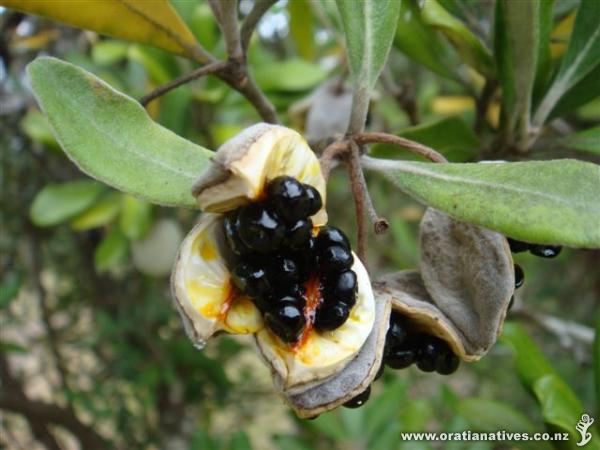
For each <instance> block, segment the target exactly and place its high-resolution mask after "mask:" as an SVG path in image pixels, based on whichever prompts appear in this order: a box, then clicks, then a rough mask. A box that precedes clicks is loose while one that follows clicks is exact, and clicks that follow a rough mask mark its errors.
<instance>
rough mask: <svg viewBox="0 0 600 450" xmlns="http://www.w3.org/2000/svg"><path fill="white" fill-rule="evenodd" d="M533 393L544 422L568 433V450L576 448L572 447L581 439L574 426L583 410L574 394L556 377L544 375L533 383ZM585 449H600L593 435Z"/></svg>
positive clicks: (599, 442) (598, 442) (599, 444)
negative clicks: (569, 437)
mask: <svg viewBox="0 0 600 450" xmlns="http://www.w3.org/2000/svg"><path fill="white" fill-rule="evenodd" d="M533 391H534V392H535V395H536V397H537V399H538V402H539V403H540V406H541V407H542V416H543V418H544V422H546V423H548V424H550V425H554V426H555V427H558V428H559V429H560V430H562V431H566V432H568V433H569V434H570V435H571V439H570V440H569V442H568V444H570V448H573V449H576V448H578V447H577V446H575V445H573V444H574V443H575V442H577V441H578V440H579V439H580V438H581V436H580V435H579V433H576V432H575V425H576V424H577V422H579V420H580V419H581V415H582V414H583V413H584V412H585V410H584V409H583V405H582V404H581V401H580V400H579V399H578V398H577V396H576V395H575V393H574V392H573V391H572V390H571V388H570V387H569V386H568V385H567V384H566V383H565V382H564V381H563V380H562V379H561V378H560V377H558V376H557V375H546V376H544V377H542V378H540V379H539V380H537V381H536V382H535V384H534V386H533ZM587 448H590V449H598V448H600V441H599V440H598V438H597V437H596V436H594V433H592V440H591V441H590V442H589V444H587V445H586V449H587Z"/></svg>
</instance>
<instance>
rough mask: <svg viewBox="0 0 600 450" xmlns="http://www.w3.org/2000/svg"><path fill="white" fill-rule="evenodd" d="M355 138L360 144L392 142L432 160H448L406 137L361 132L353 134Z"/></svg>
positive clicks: (438, 161)
mask: <svg viewBox="0 0 600 450" xmlns="http://www.w3.org/2000/svg"><path fill="white" fill-rule="evenodd" d="M353 139H354V140H355V141H356V143H357V144H359V145H365V144H373V143H383V144H392V145H398V146H400V147H404V148H406V149H407V150H410V151H411V152H413V153H416V154H417V155H421V156H423V157H425V158H427V159H429V160H430V161H433V162H437V163H445V162H448V160H447V159H446V158H445V157H444V156H443V155H442V154H441V153H439V152H437V151H435V150H434V149H432V148H430V147H427V146H426V145H423V144H419V143H418V142H415V141H411V140H410V139H405V138H403V137H399V136H394V135H392V134H387V133H359V134H357V135H355V136H353Z"/></svg>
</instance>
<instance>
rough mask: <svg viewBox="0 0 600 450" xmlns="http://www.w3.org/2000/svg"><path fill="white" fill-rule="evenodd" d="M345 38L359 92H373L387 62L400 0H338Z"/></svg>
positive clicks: (351, 68)
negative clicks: (362, 90) (370, 90)
mask: <svg viewBox="0 0 600 450" xmlns="http://www.w3.org/2000/svg"><path fill="white" fill-rule="evenodd" d="M336 3H337V7H338V9H339V11H340V16H341V18H342V24H343V25H344V32H345V35H346V51H347V53H348V61H349V64H350V71H351V73H352V75H353V76H354V79H355V81H354V83H355V85H356V86H357V87H358V89H367V90H368V89H371V88H372V87H373V86H374V85H375V82H376V81H377V78H378V77H379V74H380V73H381V70H382V69H383V66H384V65H385V62H386V60H387V57H388V53H389V51H390V47H391V45H392V40H393V39H394V33H395V31H396V26H397V24H398V14H399V12H400V3H401V2H399V1H397V0H361V1H356V0H336Z"/></svg>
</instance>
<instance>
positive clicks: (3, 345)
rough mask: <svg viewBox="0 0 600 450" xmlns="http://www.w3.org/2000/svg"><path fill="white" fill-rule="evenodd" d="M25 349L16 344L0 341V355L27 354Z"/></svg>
mask: <svg viewBox="0 0 600 450" xmlns="http://www.w3.org/2000/svg"><path fill="white" fill-rule="evenodd" d="M27 352H28V350H27V347H24V346H22V345H20V344H17V343H16V342H11V341H4V340H2V341H0V353H21V354H23V353H27Z"/></svg>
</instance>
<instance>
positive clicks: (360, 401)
mask: <svg viewBox="0 0 600 450" xmlns="http://www.w3.org/2000/svg"><path fill="white" fill-rule="evenodd" d="M370 396H371V386H369V387H368V388H367V389H365V390H364V391H362V392H361V393H360V394H358V395H357V396H356V397H354V398H352V399H350V400H348V401H347V402H346V403H344V406H345V407H346V408H360V407H361V406H362V405H364V404H365V403H366V402H367V400H369V397H370Z"/></svg>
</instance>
